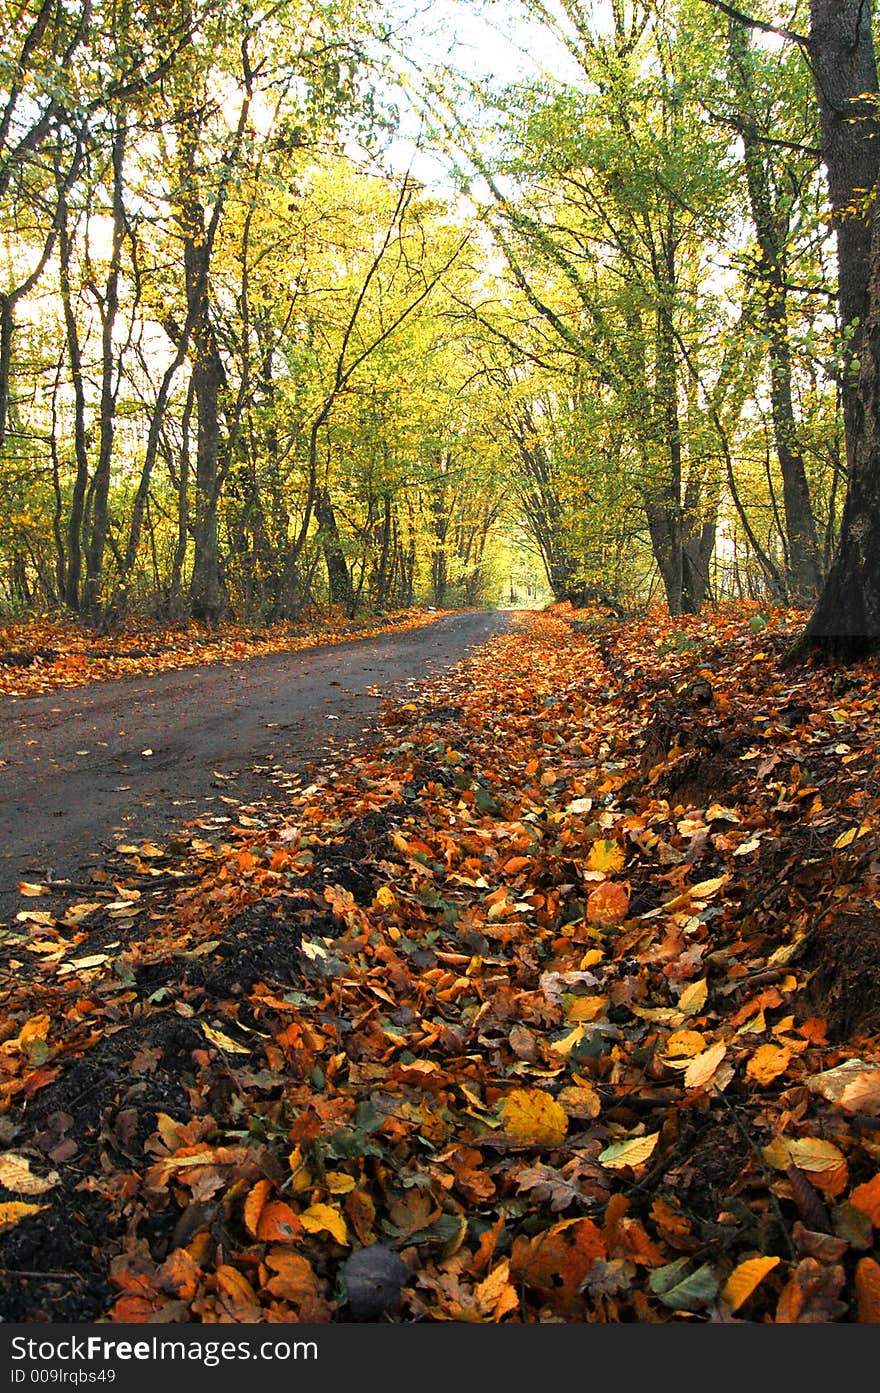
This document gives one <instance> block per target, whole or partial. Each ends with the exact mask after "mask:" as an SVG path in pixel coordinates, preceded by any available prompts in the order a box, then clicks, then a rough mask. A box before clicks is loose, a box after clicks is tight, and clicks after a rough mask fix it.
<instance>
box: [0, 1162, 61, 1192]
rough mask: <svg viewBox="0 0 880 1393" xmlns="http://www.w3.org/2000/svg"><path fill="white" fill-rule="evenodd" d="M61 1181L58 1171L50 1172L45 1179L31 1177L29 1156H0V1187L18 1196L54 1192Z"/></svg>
mask: <svg viewBox="0 0 880 1393" xmlns="http://www.w3.org/2000/svg"><path fill="white" fill-rule="evenodd" d="M60 1179H61V1176H60V1175H59V1174H58V1172H57V1171H50V1172H49V1174H48V1175H47V1176H46V1177H45V1179H43V1177H41V1176H39V1175H31V1163H30V1161H29V1160H28V1158H27V1156H19V1155H18V1154H17V1153H16V1152H14V1151H7V1152H5V1153H4V1154H3V1155H2V1156H0V1185H5V1186H6V1189H7V1190H13V1191H14V1192H15V1194H17V1195H44V1194H45V1193H46V1191H47V1190H53V1189H54V1188H55V1186H56V1185H57V1184H58V1182H59V1181H60Z"/></svg>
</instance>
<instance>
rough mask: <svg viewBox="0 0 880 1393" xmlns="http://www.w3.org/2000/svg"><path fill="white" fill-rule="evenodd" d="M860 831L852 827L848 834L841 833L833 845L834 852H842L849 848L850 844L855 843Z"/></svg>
mask: <svg viewBox="0 0 880 1393" xmlns="http://www.w3.org/2000/svg"><path fill="white" fill-rule="evenodd" d="M858 830H859V829H858V828H857V827H851V828H850V829H849V831H848V832H841V834H840V836H839V837H838V838H837V839H836V841H834V842H833V843H832V845H833V847H834V850H835V851H841V850H842V849H843V848H844V847H845V846H849V844H850V842H854V841H855V839H856V834H857V832H858Z"/></svg>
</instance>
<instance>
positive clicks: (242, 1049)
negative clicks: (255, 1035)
mask: <svg viewBox="0 0 880 1393" xmlns="http://www.w3.org/2000/svg"><path fill="white" fill-rule="evenodd" d="M202 1030H203V1032H204V1034H205V1035H206V1036H207V1038H208V1039H209V1040H210V1041H211V1044H212V1045H216V1046H217V1048H218V1049H221V1050H225V1051H226V1053H227V1054H250V1050H249V1049H248V1047H247V1045H240V1044H239V1043H238V1041H237V1040H232V1039H231V1038H230V1037H229V1036H228V1035H224V1034H223V1031H222V1030H212V1029H211V1027H210V1026H209V1025H205V1023H204V1021H202Z"/></svg>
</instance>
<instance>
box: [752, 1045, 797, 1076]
mask: <svg viewBox="0 0 880 1393" xmlns="http://www.w3.org/2000/svg"><path fill="white" fill-rule="evenodd" d="M790 1063H791V1050H789V1049H786V1048H785V1047H783V1046H781V1045H759V1046H758V1048H757V1049H756V1050H755V1053H754V1054H753V1055H752V1057H751V1059H750V1060H749V1062H748V1064H747V1065H746V1073H747V1074H748V1076H749V1078H750V1079H754V1081H755V1083H772V1082H773V1080H774V1079H778V1078H779V1075H780V1074H784V1073H785V1071H786V1069H787V1068H788V1066H789V1064H790Z"/></svg>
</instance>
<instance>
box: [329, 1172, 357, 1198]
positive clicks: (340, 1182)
mask: <svg viewBox="0 0 880 1393" xmlns="http://www.w3.org/2000/svg"><path fill="white" fill-rule="evenodd" d="M324 1179H325V1180H326V1182H327V1189H328V1190H329V1191H330V1193H331V1195H349V1194H351V1191H352V1190H353V1189H354V1188H355V1180H354V1176H351V1175H346V1173H345V1171H327V1173H326V1175H325V1176H324Z"/></svg>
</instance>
